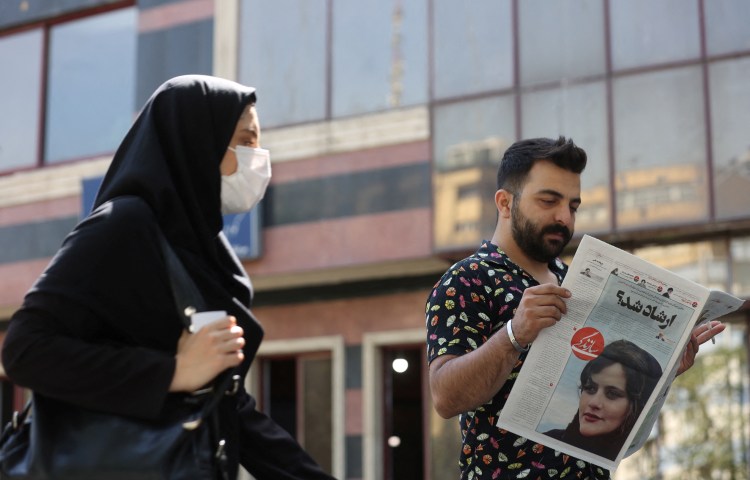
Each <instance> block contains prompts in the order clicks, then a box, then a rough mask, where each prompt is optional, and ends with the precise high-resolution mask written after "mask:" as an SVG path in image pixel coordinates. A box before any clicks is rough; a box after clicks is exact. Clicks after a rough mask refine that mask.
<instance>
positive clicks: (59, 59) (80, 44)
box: [45, 8, 137, 163]
mask: <svg viewBox="0 0 750 480" xmlns="http://www.w3.org/2000/svg"><path fill="white" fill-rule="evenodd" d="M136 17H137V12H136V9H135V8H125V9H121V10H116V11H113V12H109V13H104V14H101V15H95V16H92V17H87V18H84V19H81V20H75V21H72V22H68V23H64V24H60V25H58V26H55V27H53V28H52V29H51V30H50V44H49V61H48V72H47V78H48V85H47V109H46V110H47V117H46V139H45V162H47V163H55V162H60V161H64V160H71V159H76V158H82V157H90V156H94V155H98V154H107V153H111V152H113V151H114V150H115V149H116V148H117V146H118V145H119V143H120V141H121V140H122V137H123V136H124V135H125V133H126V132H127V130H128V128H130V125H131V123H132V121H133V115H134V111H135V110H136V108H137V107H135V105H134V102H135V100H134V99H135V55H136V36H137V34H136Z"/></svg>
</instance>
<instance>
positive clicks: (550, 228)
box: [542, 223, 571, 242]
mask: <svg viewBox="0 0 750 480" xmlns="http://www.w3.org/2000/svg"><path fill="white" fill-rule="evenodd" d="M545 233H560V234H562V235H563V237H564V238H565V241H566V242H567V241H569V240H570V237H571V234H570V229H568V227H566V226H565V225H560V224H557V223H556V224H553V225H547V226H546V227H544V228H543V229H542V234H545Z"/></svg>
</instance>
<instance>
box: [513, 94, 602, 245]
mask: <svg viewBox="0 0 750 480" xmlns="http://www.w3.org/2000/svg"><path fill="white" fill-rule="evenodd" d="M522 105H523V120H522V121H523V127H522V132H523V135H522V136H523V137H524V138H531V137H551V138H557V137H558V136H559V135H564V136H566V137H569V138H572V139H573V141H574V142H575V143H576V145H578V146H579V147H581V148H583V149H584V150H586V155H587V157H588V162H587V164H586V169H585V170H584V171H583V174H582V175H581V200H582V204H581V208H580V209H578V213H577V214H576V232H582V233H583V232H591V231H596V230H599V231H601V230H606V229H608V228H609V202H610V198H609V197H610V194H609V159H608V156H609V155H608V151H607V114H606V106H607V104H606V97H605V88H604V84H603V83H601V82H596V83H591V84H582V85H576V86H573V87H564V88H560V89H553V90H540V91H536V92H532V93H527V94H524V95H523V99H522Z"/></svg>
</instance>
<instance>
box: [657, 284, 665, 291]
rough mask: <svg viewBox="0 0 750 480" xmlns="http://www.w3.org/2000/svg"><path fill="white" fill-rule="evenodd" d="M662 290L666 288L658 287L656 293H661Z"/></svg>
mask: <svg viewBox="0 0 750 480" xmlns="http://www.w3.org/2000/svg"><path fill="white" fill-rule="evenodd" d="M662 290H664V288H663V287H662V286H661V285H659V286H658V287H656V291H657V292H659V293H661V291H662Z"/></svg>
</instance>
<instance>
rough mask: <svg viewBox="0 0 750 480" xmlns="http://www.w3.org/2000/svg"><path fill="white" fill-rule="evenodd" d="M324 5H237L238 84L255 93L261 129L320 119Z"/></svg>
mask: <svg viewBox="0 0 750 480" xmlns="http://www.w3.org/2000/svg"><path fill="white" fill-rule="evenodd" d="M326 5H327V2H326V0H274V1H272V2H268V1H261V0H242V3H241V8H240V29H239V44H238V48H239V66H238V78H239V81H240V82H241V83H244V84H246V85H252V86H254V87H256V88H257V89H258V108H259V110H260V115H261V121H262V122H263V126H264V127H272V126H278V125H285V124H293V123H301V122H308V121H313V120H322V119H324V118H325V116H326V102H327V99H326V81H327V80H326V79H327V74H326V49H327V44H326V32H327V29H328V20H327V14H326V12H327V6H326ZM261 105H262V110H261Z"/></svg>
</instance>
